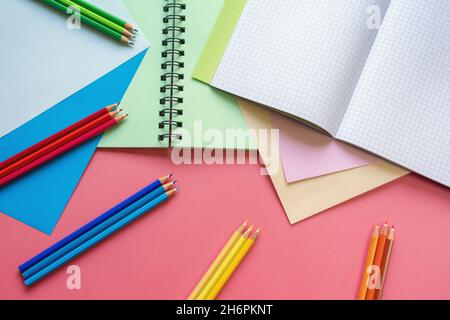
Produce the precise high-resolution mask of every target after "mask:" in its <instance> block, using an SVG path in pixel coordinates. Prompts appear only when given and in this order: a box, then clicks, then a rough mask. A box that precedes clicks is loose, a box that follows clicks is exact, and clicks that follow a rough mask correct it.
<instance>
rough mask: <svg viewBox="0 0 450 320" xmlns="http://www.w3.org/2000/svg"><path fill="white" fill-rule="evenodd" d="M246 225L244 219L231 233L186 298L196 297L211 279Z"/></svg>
mask: <svg viewBox="0 0 450 320" xmlns="http://www.w3.org/2000/svg"><path fill="white" fill-rule="evenodd" d="M246 227H247V221H245V222H244V223H243V224H242V225H241V226H240V227H239V228H237V229H236V231H235V232H234V233H233V235H232V236H231V238H230V239H229V240H228V242H227V243H226V244H225V246H224V247H223V249H222V250H221V251H220V253H219V255H218V256H217V258H216V259H214V261H213V263H212V264H211V266H210V267H209V268H208V270H207V271H206V273H205V274H204V275H203V277H202V278H201V279H200V282H199V283H198V284H197V285H196V286H195V288H194V290H193V291H192V293H191V294H190V295H189V297H188V300H195V299H197V297H198V295H199V293H200V292H201V291H202V290H203V289H204V287H205V285H206V284H207V283H208V281H209V280H210V279H211V277H212V275H213V274H214V273H215V272H216V270H217V268H218V267H219V265H220V263H221V262H222V261H223V259H224V257H225V256H226V255H227V254H228V253H229V252H230V250H231V248H232V247H233V245H234V244H235V243H236V241H237V240H238V239H239V237H240V236H241V235H242V234H243V232H244V230H245V228H246Z"/></svg>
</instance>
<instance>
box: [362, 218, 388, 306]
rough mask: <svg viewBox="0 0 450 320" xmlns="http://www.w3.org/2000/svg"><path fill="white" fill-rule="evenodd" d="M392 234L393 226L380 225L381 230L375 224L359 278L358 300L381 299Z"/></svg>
mask: <svg viewBox="0 0 450 320" xmlns="http://www.w3.org/2000/svg"><path fill="white" fill-rule="evenodd" d="M394 234H395V229H394V226H392V227H391V228H390V229H389V227H388V224H387V223H385V224H384V225H383V226H382V227H381V230H380V226H375V229H374V230H373V233H372V237H371V239H370V244H369V251H368V253H367V257H366V263H365V265H364V270H363V274H362V278H361V285H360V288H359V294H358V300H381V296H382V294H383V287H384V283H385V280H386V275H387V270H388V267H389V261H390V258H391V253H392V247H393V244H394Z"/></svg>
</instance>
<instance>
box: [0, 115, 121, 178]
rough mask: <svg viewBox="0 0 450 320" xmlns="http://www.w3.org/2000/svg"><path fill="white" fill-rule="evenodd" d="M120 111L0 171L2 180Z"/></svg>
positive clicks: (88, 124) (100, 118)
mask: <svg viewBox="0 0 450 320" xmlns="http://www.w3.org/2000/svg"><path fill="white" fill-rule="evenodd" d="M120 111H122V110H118V111H111V112H109V113H107V114H105V115H103V116H101V117H99V118H97V119H95V120H93V121H91V122H89V123H87V124H85V125H84V126H82V127H81V128H79V129H76V130H74V131H72V132H70V133H69V134H67V135H65V136H63V137H61V138H59V139H58V140H56V141H54V142H52V143H50V144H48V145H46V146H45V147H43V148H41V149H39V150H37V151H35V152H33V153H32V154H30V155H28V156H26V157H24V158H22V159H20V160H19V161H17V162H15V163H13V164H11V165H9V166H8V167H6V168H4V169H2V170H0V178H3V177H5V176H7V175H8V174H10V173H12V172H14V171H16V170H18V169H20V168H22V167H24V166H25V165H27V164H29V163H31V162H33V161H35V160H37V159H39V158H40V157H42V156H44V155H46V154H47V153H50V152H51V151H53V150H56V149H57V148H59V147H61V146H63V145H65V144H66V143H69V142H70V141H72V140H74V139H76V138H78V137H80V136H82V135H83V134H85V133H87V132H89V131H91V130H93V129H94V128H96V127H98V126H100V125H102V124H104V123H106V122H108V121H109V120H111V119H113V118H114V117H115V116H116V115H117V114H118V113H119V112H120Z"/></svg>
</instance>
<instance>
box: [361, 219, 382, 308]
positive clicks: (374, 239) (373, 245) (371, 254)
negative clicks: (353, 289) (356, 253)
mask: <svg viewBox="0 0 450 320" xmlns="http://www.w3.org/2000/svg"><path fill="white" fill-rule="evenodd" d="M379 236H380V227H379V226H375V228H374V230H373V233H372V236H371V238H370V244H369V251H368V252H367V257H366V263H365V264H364V269H363V273H362V277H361V285H360V286H359V294H358V300H365V299H366V294H367V284H368V281H369V273H368V272H367V271H368V269H369V267H370V266H371V265H372V264H373V260H374V258H375V252H376V250H377V243H378V238H379Z"/></svg>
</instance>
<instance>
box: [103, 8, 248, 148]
mask: <svg viewBox="0 0 450 320" xmlns="http://www.w3.org/2000/svg"><path fill="white" fill-rule="evenodd" d="M123 2H124V4H125V6H126V7H127V9H128V10H129V11H130V13H131V14H132V15H133V17H134V19H135V20H136V21H137V23H138V24H139V27H140V28H141V31H143V32H144V34H145V35H146V37H147V38H148V39H149V41H150V43H151V48H150V49H149V50H148V52H147V54H146V57H145V58H144V61H143V62H142V64H141V67H140V68H139V70H138V72H137V73H136V76H135V78H134V79H133V81H132V83H131V85H130V87H129V89H128V91H127V93H126V95H125V97H124V99H123V101H122V102H123V105H124V106H125V107H126V109H127V112H128V113H129V115H130V116H129V119H127V121H126V123H123V125H121V126H120V129H119V130H115V129H113V130H111V131H109V132H107V133H106V134H105V135H104V136H103V138H102V140H101V142H100V145H99V147H107V148H124V147H125V148H127V147H129V148H158V147H169V146H181V147H198V148H202V147H211V148H229V149H234V148H236V149H246V148H252V149H255V148H256V146H255V144H254V143H252V142H251V141H249V139H247V140H245V141H244V140H242V141H239V140H238V139H226V133H227V130H233V129H245V130H246V129H247V125H246V122H245V120H244V118H243V116H242V114H241V111H240V109H239V107H238V105H237V102H236V99H235V98H234V97H233V96H231V95H230V94H227V93H224V92H222V91H220V90H217V89H214V88H211V87H210V86H208V85H205V84H204V83H202V82H200V81H198V80H194V79H193V78H192V71H193V69H194V67H195V64H196V63H197V61H198V58H199V56H200V54H201V52H202V49H203V47H204V45H205V43H206V41H207V39H208V36H209V34H210V32H211V29H212V27H213V26H214V22H215V20H216V18H217V16H218V15H219V13H220V10H221V8H222V6H223V3H224V0H209V1H198V0H152V1H142V0H124V1H123ZM205 12H207V13H208V14H205Z"/></svg>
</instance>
